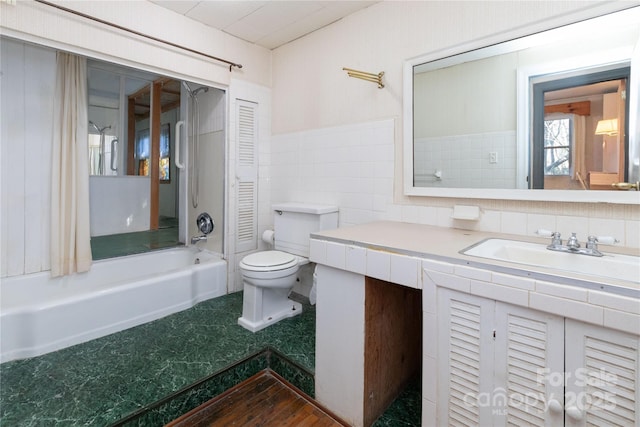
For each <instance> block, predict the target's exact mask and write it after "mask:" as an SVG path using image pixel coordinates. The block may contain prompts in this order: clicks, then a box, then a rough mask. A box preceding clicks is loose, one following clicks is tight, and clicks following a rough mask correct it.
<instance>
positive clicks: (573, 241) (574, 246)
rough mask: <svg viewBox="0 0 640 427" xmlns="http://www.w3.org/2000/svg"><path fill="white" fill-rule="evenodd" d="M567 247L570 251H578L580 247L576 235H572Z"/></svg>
mask: <svg viewBox="0 0 640 427" xmlns="http://www.w3.org/2000/svg"><path fill="white" fill-rule="evenodd" d="M567 247H569V249H578V248H579V247H580V243H579V242H578V237H577V236H576V233H571V237H569V238H568V239H567Z"/></svg>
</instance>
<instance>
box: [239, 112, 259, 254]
mask: <svg viewBox="0 0 640 427" xmlns="http://www.w3.org/2000/svg"><path fill="white" fill-rule="evenodd" d="M235 118H236V132H237V135H236V144H237V154H236V194H235V197H236V242H235V243H236V253H237V252H246V251H252V250H255V249H257V248H258V104H256V103H254V102H249V101H242V100H237V108H236V117H235Z"/></svg>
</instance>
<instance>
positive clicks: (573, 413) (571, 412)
mask: <svg viewBox="0 0 640 427" xmlns="http://www.w3.org/2000/svg"><path fill="white" fill-rule="evenodd" d="M567 416H568V417H569V418H571V419H572V420H574V421H580V420H581V419H582V411H581V410H580V409H578V408H576V407H575V406H570V407H568V408H567Z"/></svg>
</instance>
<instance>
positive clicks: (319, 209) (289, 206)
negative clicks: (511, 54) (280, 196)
mask: <svg viewBox="0 0 640 427" xmlns="http://www.w3.org/2000/svg"><path fill="white" fill-rule="evenodd" d="M272 209H273V210H274V211H284V212H301V213H310V214H318V215H319V214H326V213H332V212H338V207H337V206H331V205H318V204H312V203H296V202H287V203H276V204H274V205H273V206H272Z"/></svg>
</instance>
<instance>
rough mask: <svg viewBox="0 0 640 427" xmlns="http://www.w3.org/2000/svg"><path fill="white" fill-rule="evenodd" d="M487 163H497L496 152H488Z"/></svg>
mask: <svg viewBox="0 0 640 427" xmlns="http://www.w3.org/2000/svg"><path fill="white" fill-rule="evenodd" d="M489 163H498V152H497V151H491V152H489Z"/></svg>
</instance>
